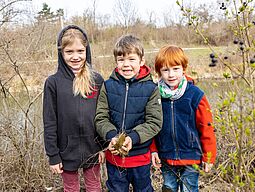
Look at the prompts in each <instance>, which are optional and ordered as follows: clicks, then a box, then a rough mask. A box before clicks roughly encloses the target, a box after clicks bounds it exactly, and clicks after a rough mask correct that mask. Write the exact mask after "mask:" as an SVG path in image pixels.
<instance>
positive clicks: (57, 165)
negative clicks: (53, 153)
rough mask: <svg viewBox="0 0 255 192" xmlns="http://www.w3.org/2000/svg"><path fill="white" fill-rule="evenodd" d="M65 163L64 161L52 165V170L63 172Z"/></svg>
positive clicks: (53, 171)
mask: <svg viewBox="0 0 255 192" xmlns="http://www.w3.org/2000/svg"><path fill="white" fill-rule="evenodd" d="M62 168H63V165H62V163H59V164H56V165H50V170H51V171H52V173H53V174H55V173H63V169H62Z"/></svg>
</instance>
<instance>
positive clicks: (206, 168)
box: [202, 162, 213, 173]
mask: <svg viewBox="0 0 255 192" xmlns="http://www.w3.org/2000/svg"><path fill="white" fill-rule="evenodd" d="M202 166H203V169H204V171H205V172H206V173H208V172H209V171H211V169H212V167H213V164H212V163H206V162H202Z"/></svg>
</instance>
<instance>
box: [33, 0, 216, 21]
mask: <svg viewBox="0 0 255 192" xmlns="http://www.w3.org/2000/svg"><path fill="white" fill-rule="evenodd" d="M116 1H117V0H96V15H110V16H111V18H112V17H113V12H114V5H116ZM212 1H214V2H216V1H217V0H184V2H186V3H189V4H200V3H204V2H212ZM44 2H45V3H47V4H48V5H49V7H50V8H51V10H52V11H56V10H57V9H59V8H62V9H64V13H65V17H66V18H70V17H71V16H74V15H82V13H83V12H84V10H86V9H88V8H93V5H92V3H93V1H92V0H32V7H33V9H34V10H35V12H38V11H40V10H41V9H42V4H43V3H44ZM132 2H133V4H134V5H136V7H137V10H138V13H137V14H138V15H139V16H140V18H142V19H143V20H147V19H148V16H149V13H154V19H155V20H157V22H161V21H160V19H162V17H163V13H169V14H171V17H173V20H176V19H178V18H175V17H180V16H181V14H180V12H179V7H178V6H177V5H176V0H133V1H132ZM176 12H177V14H176Z"/></svg>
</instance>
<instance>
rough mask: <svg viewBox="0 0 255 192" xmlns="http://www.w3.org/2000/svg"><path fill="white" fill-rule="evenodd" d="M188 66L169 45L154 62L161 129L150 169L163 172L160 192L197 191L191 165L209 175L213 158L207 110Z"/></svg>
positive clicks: (177, 51)
mask: <svg viewBox="0 0 255 192" xmlns="http://www.w3.org/2000/svg"><path fill="white" fill-rule="evenodd" d="M187 65H188V58H187V57H186V55H185V54H184V52H183V50H182V49H181V48H179V47H176V46H171V45H168V46H164V47H162V48H161V49H160V51H159V53H158V54H157V56H156V59H155V70H156V72H157V74H158V75H159V77H160V78H161V79H160V81H159V90H160V94H161V102H162V109H163V127H162V129H161V131H160V132H159V134H158V135H157V136H156V144H157V149H154V150H153V147H151V149H152V151H155V152H154V153H152V163H153V165H154V166H155V167H161V169H162V174H163V178H164V183H163V189H162V191H173V192H177V191H178V190H179V188H180V191H181V192H189V191H190V192H196V191H198V178H199V172H198V170H196V169H195V168H194V166H193V165H203V167H202V168H203V169H204V171H205V172H209V171H210V169H211V168H212V165H213V163H214V162H215V158H216V139H215V135H214V128H213V124H212V114H211V110H210V106H209V103H208V101H207V99H206V97H205V95H204V93H203V92H202V90H200V89H199V88H198V87H196V86H195V85H193V83H192V82H189V81H188V80H187V77H186V76H185V71H186V68H187ZM157 150H158V151H157ZM161 163H162V166H161ZM195 167H196V166H195Z"/></svg>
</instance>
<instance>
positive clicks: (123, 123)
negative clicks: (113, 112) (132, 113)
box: [121, 83, 129, 132]
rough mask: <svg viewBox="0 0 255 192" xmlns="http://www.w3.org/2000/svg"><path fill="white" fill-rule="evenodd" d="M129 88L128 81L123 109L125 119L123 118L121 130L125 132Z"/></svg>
mask: <svg viewBox="0 0 255 192" xmlns="http://www.w3.org/2000/svg"><path fill="white" fill-rule="evenodd" d="M128 89H129V84H128V83H126V94H125V103H124V109H123V119H122V125H121V132H124V125H125V120H126V110H127V96H128Z"/></svg>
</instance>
